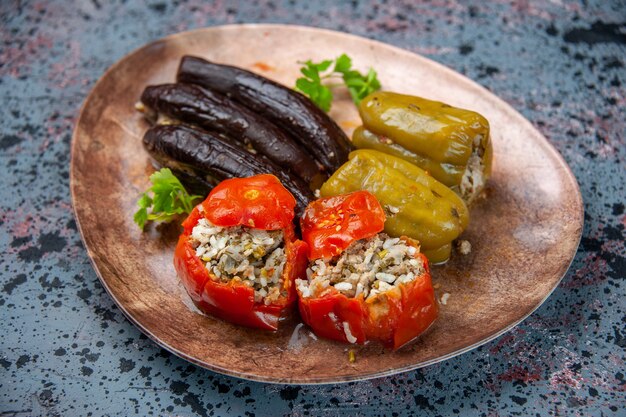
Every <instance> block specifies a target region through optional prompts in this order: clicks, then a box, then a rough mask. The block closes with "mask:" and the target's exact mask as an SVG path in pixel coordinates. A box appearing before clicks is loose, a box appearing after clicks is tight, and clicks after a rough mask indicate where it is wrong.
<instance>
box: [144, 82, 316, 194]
mask: <svg viewBox="0 0 626 417" xmlns="http://www.w3.org/2000/svg"><path fill="white" fill-rule="evenodd" d="M141 102H142V103H143V104H144V105H145V106H147V107H148V108H149V109H150V110H152V111H156V112H157V113H161V114H164V115H166V116H168V117H169V118H171V119H176V120H179V121H181V122H183V123H188V124H194V125H197V126H199V127H201V128H203V129H205V130H209V131H212V132H216V133H221V134H222V135H224V136H226V137H227V138H228V139H233V140H237V141H242V142H244V143H245V144H246V145H250V146H252V147H253V148H254V149H255V150H256V151H258V152H260V153H261V154H263V155H265V156H266V157H268V158H269V159H271V160H272V161H273V162H275V163H276V164H278V165H280V166H282V167H285V168H287V169H289V170H290V171H291V172H293V173H294V174H296V175H298V176H299V177H300V178H302V179H303V180H304V181H306V182H308V183H311V182H316V183H321V182H322V181H323V180H324V179H325V178H323V177H322V173H321V172H320V169H319V167H318V166H317V164H316V162H315V160H314V159H313V158H311V157H310V156H309V155H308V154H307V152H305V151H304V150H303V149H301V148H300V146H299V145H298V144H297V143H296V142H294V140H293V139H291V137H289V136H288V135H287V134H285V133H283V131H282V130H280V129H279V128H278V127H276V126H275V125H274V124H272V123H271V122H269V121H267V120H265V119H263V118H262V117H259V116H257V115H256V114H255V113H253V112H251V111H250V110H248V109H247V108H245V107H244V106H242V105H241V104H238V103H237V102H235V101H233V100H231V99H229V98H228V97H226V96H224V95H223V94H219V93H216V92H214V91H210V90H206V89H204V88H202V87H199V86H196V85H192V84H182V83H178V84H162V85H155V86H148V87H146V89H145V90H144V91H143V94H142V95H141Z"/></svg>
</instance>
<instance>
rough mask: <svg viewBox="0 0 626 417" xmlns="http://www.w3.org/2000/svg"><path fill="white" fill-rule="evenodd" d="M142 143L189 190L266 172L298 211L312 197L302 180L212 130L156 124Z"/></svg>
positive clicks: (206, 189) (210, 186)
mask: <svg viewBox="0 0 626 417" xmlns="http://www.w3.org/2000/svg"><path fill="white" fill-rule="evenodd" d="M143 144H144V147H145V148H146V150H147V151H148V152H149V153H150V155H151V156H152V157H153V158H154V159H155V160H156V162H157V163H158V164H159V165H161V166H164V167H167V168H170V169H172V170H173V171H176V173H177V176H179V177H180V178H181V180H182V181H183V182H191V183H192V184H191V185H192V187H190V188H191V189H193V190H197V189H198V185H202V186H204V187H205V191H207V192H208V190H209V189H210V188H212V187H214V186H215V185H217V184H218V183H219V182H220V181H222V180H224V179H228V178H233V177H249V176H252V175H258V174H268V173H269V174H273V175H275V176H277V177H278V178H279V179H280V180H281V182H282V183H283V184H284V186H285V187H286V188H287V189H288V190H289V191H290V192H291V193H292V194H293V195H294V197H295V198H296V201H297V212H298V213H300V212H301V211H302V210H303V209H304V207H306V205H307V204H308V202H309V201H310V200H312V199H313V198H314V196H313V192H312V191H311V190H310V188H309V186H308V184H306V183H305V182H304V181H303V180H302V179H300V178H298V177H296V176H294V175H293V174H290V173H289V172H287V171H284V170H283V169H281V168H280V167H279V166H277V165H276V164H274V163H273V162H272V161H270V160H269V159H267V158H265V157H264V156H262V155H253V154H251V153H250V152H248V151H247V150H245V149H244V148H242V147H240V146H238V145H237V144H235V143H229V142H227V141H225V140H224V139H223V138H221V137H220V136H218V135H216V134H213V133H209V132H202V131H200V130H196V129H192V128H190V127H187V126H181V125H157V126H154V127H152V128H150V129H149V130H148V131H147V132H146V134H145V135H144V137H143ZM180 174H182V175H180ZM189 180H191V181H189Z"/></svg>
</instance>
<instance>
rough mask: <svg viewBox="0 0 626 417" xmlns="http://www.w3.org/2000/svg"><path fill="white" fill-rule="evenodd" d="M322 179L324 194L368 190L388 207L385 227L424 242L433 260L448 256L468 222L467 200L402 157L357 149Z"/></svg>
mask: <svg viewBox="0 0 626 417" xmlns="http://www.w3.org/2000/svg"><path fill="white" fill-rule="evenodd" d="M349 158H350V159H349V160H348V162H346V163H345V164H343V165H342V166H341V168H339V169H338V170H337V171H335V173H334V174H333V175H332V176H331V177H330V178H329V179H328V181H326V182H325V183H324V185H323V186H322V188H321V190H320V192H321V195H322V197H328V196H335V195H340V194H345V193H349V192H353V191H357V190H367V191H369V192H371V193H372V194H374V195H375V196H376V198H377V199H378V201H380V202H381V204H383V205H384V206H385V208H386V209H387V210H388V212H389V215H388V218H387V221H386V222H385V232H386V233H388V234H389V235H391V236H394V237H400V236H409V237H411V238H413V239H416V240H418V241H419V242H420V245H421V248H422V251H423V252H424V254H425V255H426V256H427V257H428V260H429V261H430V262H432V263H441V262H445V261H447V260H448V258H449V257H450V251H451V249H452V241H453V240H454V239H456V238H457V237H459V235H460V234H461V232H463V230H465V228H466V227H467V225H468V223H469V212H468V210H467V206H466V205H465V203H464V202H463V200H462V199H461V198H460V197H459V196H458V195H457V194H455V193H454V192H453V191H452V190H450V189H449V188H448V187H446V186H445V185H444V184H442V183H440V182H439V181H437V180H436V179H434V178H433V177H432V176H430V175H428V174H427V173H426V172H425V171H424V170H423V169H421V168H419V167H417V166H415V165H413V164H411V163H410V162H407V161H405V160H404V159H400V158H396V157H394V156H391V155H388V154H385V153H382V152H378V151H374V150H371V149H359V150H357V151H354V152H352V153H350V156H349Z"/></svg>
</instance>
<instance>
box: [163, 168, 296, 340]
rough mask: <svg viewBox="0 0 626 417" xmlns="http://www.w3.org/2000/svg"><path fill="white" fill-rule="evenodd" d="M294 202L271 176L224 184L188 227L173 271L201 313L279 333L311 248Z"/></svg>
mask: <svg viewBox="0 0 626 417" xmlns="http://www.w3.org/2000/svg"><path fill="white" fill-rule="evenodd" d="M295 205H296V201H295V199H294V198H293V196H292V195H291V194H290V193H289V191H288V190H287V189H285V187H283V186H282V185H281V183H280V181H279V180H278V178H276V177H275V176H273V175H268V174H265V175H257V176H253V177H249V178H233V179H229V180H225V181H222V182H221V183H220V184H219V185H217V186H216V187H215V188H214V189H213V190H212V191H211V193H210V194H209V196H208V197H207V199H206V200H205V201H204V202H202V203H201V204H199V205H198V206H196V207H195V208H194V210H193V211H192V212H191V214H190V215H189V217H188V218H187V219H186V220H185V221H184V222H183V228H184V231H183V233H182V235H181V236H180V238H179V240H178V245H177V246H176V250H175V253H174V266H175V268H176V271H177V273H178V275H179V277H180V278H181V280H182V282H183V284H184V286H185V288H186V289H187V292H188V293H189V295H190V296H191V298H192V300H193V302H194V303H195V304H196V305H197V306H198V308H200V310H202V311H204V312H206V313H209V314H211V315H213V316H216V317H219V318H221V319H223V320H227V321H230V322H232V323H236V324H239V325H243V326H248V327H255V328H259V329H264V330H276V329H277V328H278V325H279V320H280V319H281V317H283V316H284V315H285V314H286V313H287V312H288V311H289V308H290V307H291V306H292V305H293V303H294V302H295V300H296V293H295V287H294V280H295V279H296V278H301V277H304V276H305V269H306V265H307V257H306V254H307V246H306V244H305V243H304V242H302V241H301V240H298V239H297V238H296V237H295V232H294V225H293V218H294V207H295Z"/></svg>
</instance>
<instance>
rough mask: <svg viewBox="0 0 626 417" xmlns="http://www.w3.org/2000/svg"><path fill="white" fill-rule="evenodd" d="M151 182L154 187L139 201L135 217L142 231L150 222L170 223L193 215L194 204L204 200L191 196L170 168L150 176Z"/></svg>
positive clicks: (197, 196)
mask: <svg viewBox="0 0 626 417" xmlns="http://www.w3.org/2000/svg"><path fill="white" fill-rule="evenodd" d="M150 182H152V187H150V188H148V190H146V192H145V193H143V194H142V195H141V197H140V198H139V200H138V201H137V205H138V206H139V210H137V212H136V213H135V215H134V217H133V220H134V221H135V223H137V225H138V226H139V227H140V228H141V229H143V228H144V226H145V224H146V222H148V221H157V222H169V221H171V220H172V219H173V218H174V217H175V216H177V215H179V214H183V213H191V210H193V207H194V204H193V202H194V201H195V200H197V199H200V198H202V196H199V195H189V193H188V192H187V190H185V187H183V185H182V184H181V183H180V181H179V180H178V178H176V177H175V176H174V174H172V171H171V170H170V169H169V168H163V169H161V170H160V171H157V172H155V173H154V174H152V175H150ZM148 210H150V211H148Z"/></svg>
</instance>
